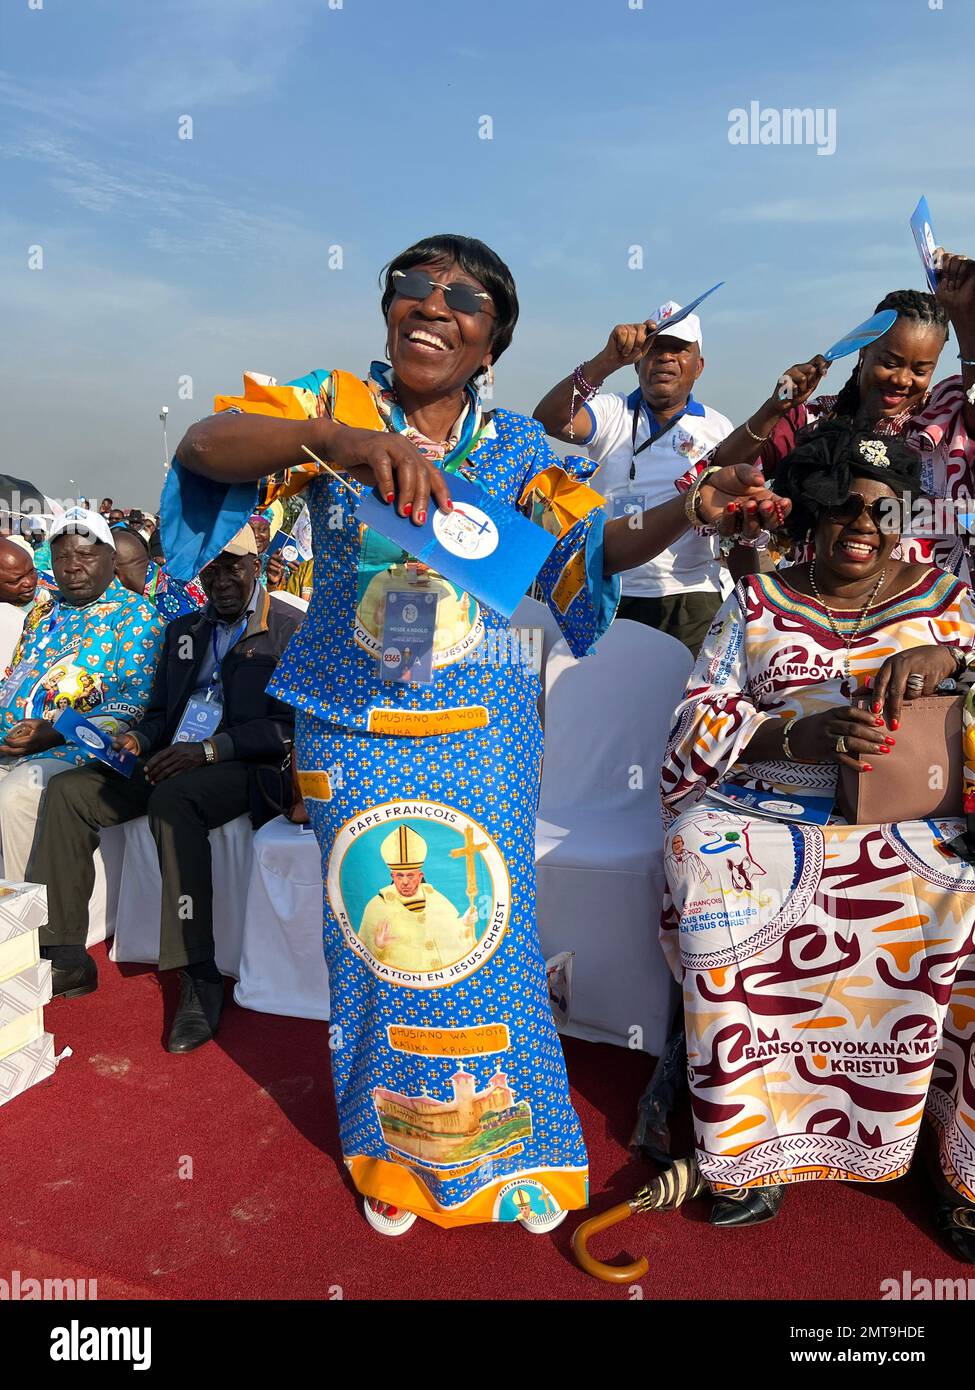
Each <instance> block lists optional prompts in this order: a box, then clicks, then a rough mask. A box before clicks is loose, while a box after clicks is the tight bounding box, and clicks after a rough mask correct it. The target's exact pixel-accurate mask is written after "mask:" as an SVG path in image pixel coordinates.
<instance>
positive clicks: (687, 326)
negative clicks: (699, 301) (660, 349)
mask: <svg viewBox="0 0 975 1390" xmlns="http://www.w3.org/2000/svg"><path fill="white" fill-rule="evenodd" d="M680 308H681V306H680V305H679V304H678V303H677V302H676V300H673V299H668V300H667V302H666V304H661V306H660V308H659V309H657V311H656V312H655V313H653V314H651V315H650V317H651V318H652V319H653V321H654V323H656V324H657V325H658V327H657V332H658V334H659V335H660V337H661V338H680V340H681V342H682V343H697V345H698V347H699V348H700V349H701V350H702V351H703V349H704V340H703V339H702V337H701V320H700V319H699V318H698V316H697V314H688V315H687V318H686V319H681V321H680V323H675V324H674V326H673V328H672V329H669V328H668V327H667V320H668V319H669V318H673V316H674V314H679V313H680Z"/></svg>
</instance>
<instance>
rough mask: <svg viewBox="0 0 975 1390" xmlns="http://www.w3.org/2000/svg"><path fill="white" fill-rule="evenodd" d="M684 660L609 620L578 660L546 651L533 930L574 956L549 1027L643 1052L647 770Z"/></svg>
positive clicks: (658, 856)
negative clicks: (556, 1020)
mask: <svg viewBox="0 0 975 1390" xmlns="http://www.w3.org/2000/svg"><path fill="white" fill-rule="evenodd" d="M691 666H692V661H691V655H690V652H689V651H688V650H687V648H686V647H685V646H684V645H683V643H681V642H678V641H677V640H676V639H675V638H673V637H669V636H666V635H665V634H664V633H660V632H657V631H656V630H655V629H652V628H648V627H645V626H644V625H642V624H640V623H634V622H628V621H626V620H625V619H618V620H617V621H616V622H614V623H613V625H612V627H611V628H610V629H609V631H608V632H607V633H606V634H605V636H604V637H602V638H601V640H600V642H599V644H598V646H597V647H596V650H595V652H594V653H593V654H592V655H591V656H588V657H586V658H585V659H584V660H582V661H575V660H574V659H573V657H572V656H571V654H570V652H569V650H568V647H567V646H566V644H565V642H564V641H559V642H558V643H556V644H555V646H554V647H553V649H552V652H551V655H550V657H549V660H548V663H547V665H546V671H545V684H546V697H545V698H546V740H545V760H544V763H543V768H542V790H541V800H540V805H539V812H538V825H537V832H536V842H535V851H536V881H537V889H538V924H539V935H540V937H541V943H542V950H543V953H544V955H545V956H546V958H551V957H552V956H554V955H556V954H557V953H558V952H560V951H574V952H575V960H574V962H573V972H572V1002H571V1014H570V1018H569V1022H568V1024H567V1025H566V1026H565V1028H564V1030H563V1031H564V1032H567V1033H569V1034H571V1035H572V1036H575V1037H582V1038H587V1039H589V1040H591V1041H595V1042H613V1043H617V1044H621V1045H623V1046H629V1047H637V1048H642V1049H643V1050H644V1051H647V1052H651V1053H653V1054H654V1055H659V1052H660V1050H661V1049H662V1047H663V1044H664V1042H665V1040H666V1036H667V1029H668V1025H669V1023H670V1018H671V1014H672V1011H673V1002H674V988H675V987H674V982H673V978H672V976H671V974H670V971H669V969H668V968H667V964H666V962H665V960H664V957H663V953H662V952H661V950H660V946H659V943H658V940H657V930H658V926H659V917H660V904H661V899H662V895H663V888H664V871H663V824H662V821H661V817H660V792H659V778H660V763H661V759H662V756H663V750H664V747H665V744H666V741H667V735H668V733H669V729H670V722H671V715H672V711H673V710H674V707H675V706H676V704H677V702H678V701H679V700H680V698H681V695H682V693H683V690H684V686H685V684H686V681H687V677H688V675H689V673H690V670H691Z"/></svg>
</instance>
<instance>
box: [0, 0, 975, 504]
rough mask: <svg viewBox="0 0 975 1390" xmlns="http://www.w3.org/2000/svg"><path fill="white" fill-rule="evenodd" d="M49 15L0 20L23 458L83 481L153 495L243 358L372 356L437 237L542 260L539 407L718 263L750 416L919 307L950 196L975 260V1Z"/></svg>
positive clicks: (527, 358)
mask: <svg viewBox="0 0 975 1390" xmlns="http://www.w3.org/2000/svg"><path fill="white" fill-rule="evenodd" d="M30 3H31V0H3V5H2V6H0V111H2V126H0V130H2V135H0V157H2V160H3V168H2V180H3V182H2V187H3V190H4V195H5V196H4V199H3V203H2V208H0V232H2V236H0V302H3V303H4V305H5V306H6V307H7V312H6V313H5V315H4V319H5V325H6V332H5V333H4V335H3V338H2V340H0V354H2V358H0V365H2V372H3V381H4V386H5V390H4V405H3V410H2V412H0V443H2V466H0V471H4V472H11V473H15V474H20V475H21V476H26V477H29V478H32V479H33V480H35V481H36V482H38V483H39V484H40V485H41V486H43V487H44V489H45V490H46V491H47V492H49V493H50V494H53V495H56V496H67V495H71V493H72V489H71V487H70V486H69V483H68V479H69V478H74V479H76V481H77V483H78V484H79V486H82V487H83V488H84V489H86V490H90V491H92V492H97V493H99V494H103V493H106V492H108V493H110V494H111V495H113V496H114V497H115V498H116V499H121V500H122V501H123V502H124V503H126V504H132V505H142V506H149V507H151V506H152V505H153V504H154V502H155V501H156V500H157V498H158V491H159V485H160V481H161V474H162V436H161V432H160V425H159V420H158V411H159V407H160V406H161V405H163V404H166V405H168V406H169V407H170V416H169V420H170V426H169V443H170V446H171V447H172V446H175V443H176V442H177V440H178V438H179V435H180V434H181V433H182V430H183V429H184V428H185V427H186V425H188V424H189V423H190V422H191V421H192V420H193V419H196V418H198V417H199V416H201V415H204V414H206V413H208V411H209V409H210V403H211V401H212V397H213V395H214V393H215V392H217V391H221V392H227V391H229V392H233V391H236V390H238V389H239V387H240V377H241V373H242V372H243V371H244V370H247V369H250V370H256V371H265V372H269V373H272V374H273V375H275V376H277V377H278V378H279V379H281V380H284V379H286V378H287V377H289V376H293V375H298V374H300V373H303V372H305V371H307V370H309V369H311V368H315V367H327V366H341V367H345V368H351V369H356V370H360V369H361V370H363V371H364V370H365V369H366V367H367V366H368V362H369V360H370V358H371V357H373V356H379V355H380V354H381V353H382V349H383V343H384V338H385V335H384V331H383V324H382V321H381V318H380V315H379V307H378V300H379V295H378V290H377V275H378V273H379V270H380V268H381V266H382V265H383V263H384V262H385V261H386V260H388V259H389V258H390V257H391V256H392V255H393V254H395V252H396V251H398V250H400V249H401V248H402V247H403V246H404V245H406V244H408V243H409V242H411V241H412V240H414V239H415V238H416V237H417V236H419V235H422V234H425V233H428V232H431V231H458V232H464V233H469V234H472V235H476V236H480V237H482V238H483V239H484V240H485V241H487V242H488V243H489V244H490V245H492V246H494V247H495V249H496V250H497V251H498V252H499V253H500V254H501V255H502V256H503V257H504V258H505V259H506V260H507V261H508V263H509V265H510V266H511V268H512V270H513V272H514V275H515V278H516V281H517V283H518V288H519V294H520V297H521V304H522V318H521V322H520V324H519V327H518V329H517V332H516V336H515V341H514V344H513V345H512V347H511V348H510V349H509V350H508V353H507V354H506V355H505V356H504V358H503V359H502V361H501V362H500V364H499V366H498V370H497V381H496V389H495V401H496V403H498V404H504V405H507V406H509V407H511V408H513V409H523V410H526V411H530V410H531V409H532V406H533V405H534V403H535V401H536V400H537V399H538V397H539V396H540V395H541V394H542V392H543V391H544V390H545V389H547V387H548V386H549V385H550V384H551V383H552V382H553V381H554V380H556V379H558V378H559V377H561V376H563V375H564V374H565V373H566V372H567V371H569V370H571V368H572V367H573V366H574V365H575V364H576V363H577V362H579V361H580V360H582V359H584V358H586V357H589V356H591V355H592V354H593V353H595V352H596V351H598V349H599V348H600V347H601V346H602V344H603V343H604V342H605V339H606V336H607V334H608V332H609V330H610V328H611V327H612V326H613V324H614V323H617V322H619V321H621V320H626V321H630V320H632V319H636V318H642V317H644V316H646V314H648V313H650V312H651V311H652V310H653V309H654V308H655V307H656V305H657V304H659V303H660V302H661V301H662V300H664V299H667V298H670V297H673V298H675V299H677V300H679V301H684V300H686V299H688V298H690V297H691V296H693V295H694V294H696V293H698V292H700V291H701V290H703V289H705V288H707V286H709V285H711V284H713V283H714V282H715V281H716V280H720V279H724V280H726V281H727V284H726V285H725V287H724V288H723V289H722V290H720V291H719V292H718V293H717V294H716V295H715V296H714V299H713V300H712V301H711V304H710V306H709V308H708V310H707V313H706V315H705V318H704V335H705V357H706V363H707V365H706V370H705V374H704V377H703V378H702V381H701V387H700V393H699V394H700V395H701V397H702V399H704V400H706V401H707V402H708V403H710V404H712V405H714V406H715V407H717V408H718V409H720V410H722V411H724V412H725V413H726V414H728V415H729V416H731V417H732V419H733V420H735V421H736V422H738V421H740V420H741V419H742V418H743V416H744V415H745V414H747V413H748V412H749V411H751V410H752V409H753V408H754V407H755V406H756V405H757V404H758V403H759V401H760V400H761V399H763V398H764V396H765V395H767V394H768V392H769V390H770V389H771V386H772V384H773V382H774V381H775V378H776V377H777V376H778V374H779V372H780V371H781V370H782V369H783V368H785V367H787V366H789V365H790V364H791V363H792V362H794V361H797V360H805V359H806V358H808V357H809V356H810V355H811V354H812V353H814V352H816V351H821V350H822V349H823V348H825V347H826V346H827V345H828V344H829V343H830V342H831V341H832V340H833V339H834V338H836V337H838V336H839V335H840V333H842V332H843V331H844V330H845V329H847V328H850V327H852V326H853V324H855V323H857V322H859V321H860V320H861V319H863V318H865V317H867V315H868V314H869V313H870V312H871V311H872V309H873V306H874V304H875V303H876V301H877V300H878V299H880V298H881V297H882V296H883V295H884V294H885V293H886V292H887V291H888V290H890V289H895V288H902V287H907V286H913V287H916V288H923V279H922V274H921V267H920V264H919V262H918V260H917V257H916V254H915V251H914V246H913V242H912V241H911V237H910V232H909V229H908V225H907V223H908V218H909V215H910V213H911V210H912V208H913V207H914V204H915V203H916V201H917V198H918V196H919V195H920V194H921V193H922V192H924V193H926V194H927V197H928V201H929V203H930V204H931V208H932V212H933V215H934V219H935V229H936V231H937V233H938V236H939V239H940V240H941V241H942V242H943V243H944V244H945V245H946V246H948V247H949V248H951V249H954V250H960V251H967V252H968V253H970V254H975V235H973V233H972V226H973V216H972V214H973V213H975V181H973V161H972V155H971V138H972V137H971V132H972V130H973V129H975V123H973V114H975V112H973V106H975V86H973V83H972V81H971V53H972V47H973V40H975V14H973V6H972V4H971V0H943V8H942V9H940V10H939V9H932V8H931V0H819V3H816V4H810V3H795V0H779V3H775V4H773V3H770V0H752V2H751V3H748V4H746V5H743V6H733V5H730V4H728V3H727V0H680V3H676V2H675V0H671V3H665V0H643V7H642V8H639V7H638V8H633V7H632V6H634V5H636V0H493V2H492V3H491V4H490V5H488V4H484V5H475V4H470V3H458V0H342V3H341V6H340V7H338V8H333V6H336V5H338V0H151V2H150V0H138V3H134V2H133V0H33V3H34V4H35V5H36V4H38V3H40V4H41V8H40V9H32V8H30ZM752 101H758V102H759V103H760V104H761V106H762V107H763V108H769V107H774V108H783V107H812V108H834V109H835V112H836V118H835V119H836V151H835V153H834V154H833V155H831V156H821V155H818V154H817V152H816V149H815V147H811V146H803V145H796V146H770V145H766V146H762V145H756V146H744V147H742V146H737V145H732V144H730V143H729V140H728V131H729V112H730V111H731V110H732V109H733V108H737V107H743V108H746V109H747V108H748V107H749V104H750V103H751V102H752ZM485 115H487V116H490V117H491V119H492V122H493V139H491V140H483V139H479V138H478V130H479V119H480V118H481V117H482V116H485ZM183 116H190V117H191V118H192V122H193V138H192V139H191V140H180V139H179V138H178V133H179V122H180V118H181V117H183ZM634 245H637V246H641V247H642V248H643V257H644V259H643V268H642V269H641V270H634V269H630V268H629V266H628V253H629V248H630V247H631V246H634ZM31 246H40V247H42V248H43V269H41V270H29V269H28V254H29V253H28V248H29V247H31ZM331 246H340V247H341V248H342V256H343V267H342V269H341V270H329V269H328V253H329V247H331ZM955 351H956V349H955V347H954V344H953V342H952V344H951V345H950V346H949V348H948V349H947V352H946V356H945V358H944V359H943V361H942V370H941V373H940V374H941V375H945V374H947V373H948V372H949V371H950V370H952V364H953V359H954V354H955ZM833 371H834V373H835V374H836V382H835V383H834V382H833V381H832V379H830V386H831V387H832V388H834V389H835V387H836V386H837V385H838V384H841V383H842V381H843V380H844V379H845V375H846V371H845V370H844V364H839V366H838V367H836V368H834V369H833ZM185 376H189V377H191V378H192V389H193V399H192V400H180V399H179V397H178V383H179V380H180V378H182V377H185ZM831 377H832V374H831ZM630 380H631V378H630V376H629V375H628V374H625V375H622V376H620V377H619V378H617V379H613V380H612V381H611V383H610V385H611V386H616V385H617V383H618V384H619V386H620V388H622V387H624V386H625V387H626V388H627V389H629V384H630Z"/></svg>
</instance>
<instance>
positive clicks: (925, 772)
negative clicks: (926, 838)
mask: <svg viewBox="0 0 975 1390" xmlns="http://www.w3.org/2000/svg"><path fill="white" fill-rule="evenodd" d="M856 703H857V704H860V705H861V706H865V705H867V703H868V701H867V700H863V701H857V702H856ZM964 703H965V696H964V695H922V696H921V698H920V699H918V700H905V701H904V704H903V706H902V708H901V717H900V727H899V728H898V730H897V734H896V739H897V741H896V743H895V744H894V747H893V748H892V749H891V750H890V752H889V753H882V754H880V755H879V756H878V757H876V758H874V759H873V760H872V762H871V767H872V768H873V771H872V772H854V771H853V769H852V768H849V767H844V766H843V765H842V764H841V765H840V775H839V781H838V784H837V788H836V808H837V810H838V811H839V812H840V814H841V815H842V816H845V818H846V819H847V821H849V823H850V824H851V825H889V824H891V823H892V822H894V821H902V820H927V819H928V818H929V817H931V816H960V815H961V813H962V810H961V804H962V802H961V798H962V745H961V712H962V706H963V705H964Z"/></svg>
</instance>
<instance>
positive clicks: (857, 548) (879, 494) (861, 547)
mask: <svg viewBox="0 0 975 1390" xmlns="http://www.w3.org/2000/svg"><path fill="white" fill-rule="evenodd" d="M854 493H858V494H859V495H860V497H862V498H863V501H864V503H865V504H866V505H865V506H864V508H863V510H862V511H861V512H860V515H859V516H857V517H856V518H854V519H853V520H851V521H843V520H835V519H834V518H833V517H832V516H831V515H830V513H829V511H824V512H822V513H821V515H820V518H819V521H818V523H817V525H816V538H815V541H816V565H817V568H818V570H819V572H820V574H821V575H822V576H824V577H825V578H826V580H827V582H828V579H829V577H830V576H831V575H832V576H833V577H834V578H836V579H839V580H844V581H849V580H851V579H871V578H875V577H876V576H877V575H878V574H879V573H880V571H881V570H882V569H883V567H884V566H885V565H886V563H887V561H888V560H889V559H890V555H891V552H892V551H893V549H894V548H895V546H896V545H897V543H898V541H899V540H900V533H901V527H900V518H899V512H898V507H899V499H898V496H897V493H896V492H894V491H893V490H892V489H891V488H889V487H888V486H887V485H886V483H881V482H879V481H878V480H877V479H876V478H854V479H853V487H852V488H851V495H852V494H854ZM881 499H883V500H884V502H885V503H886V504H887V505H885V506H884V507H883V513H882V521H881V525H880V526H878V525H877V522H876V521H875V519H874V518H873V516H872V515H871V505H870V504H871V503H873V502H876V501H878V500H881Z"/></svg>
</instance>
